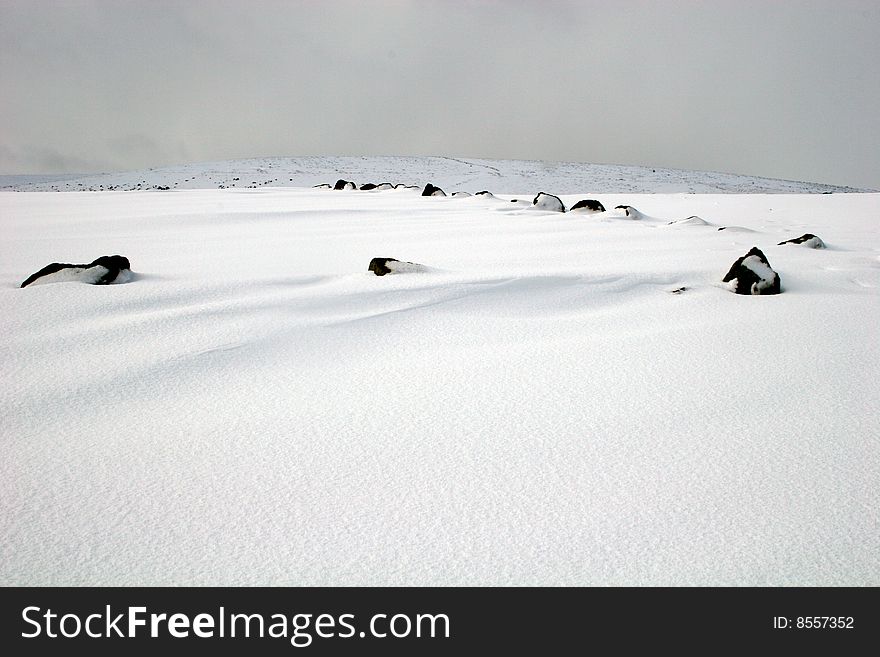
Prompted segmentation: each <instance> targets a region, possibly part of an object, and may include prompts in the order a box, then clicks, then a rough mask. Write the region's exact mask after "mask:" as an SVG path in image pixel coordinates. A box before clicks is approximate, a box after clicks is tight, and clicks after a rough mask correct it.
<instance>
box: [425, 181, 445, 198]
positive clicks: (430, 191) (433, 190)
mask: <svg viewBox="0 0 880 657" xmlns="http://www.w3.org/2000/svg"><path fill="white" fill-rule="evenodd" d="M422 196H446V192H444V191H443V190H442V189H440V188H439V187H437V186H436V185H432V184H431V183H428V184H427V185H425V189H423V190H422Z"/></svg>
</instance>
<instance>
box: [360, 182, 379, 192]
mask: <svg viewBox="0 0 880 657" xmlns="http://www.w3.org/2000/svg"><path fill="white" fill-rule="evenodd" d="M376 187H378V185H374V184H373V183H364V184H363V185H361V191H364V192H368V191H370V190H371V189H376Z"/></svg>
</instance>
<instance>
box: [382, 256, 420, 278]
mask: <svg viewBox="0 0 880 657" xmlns="http://www.w3.org/2000/svg"><path fill="white" fill-rule="evenodd" d="M367 269H369V271H371V272H373V273H374V274H376V276H385V274H406V273H416V272H426V271H428V268H427V267H425V266H424V265H420V264H418V263H415V262H404V261H402V260H397V259H395V258H373V259H372V260H370V266H369V267H368V268H367Z"/></svg>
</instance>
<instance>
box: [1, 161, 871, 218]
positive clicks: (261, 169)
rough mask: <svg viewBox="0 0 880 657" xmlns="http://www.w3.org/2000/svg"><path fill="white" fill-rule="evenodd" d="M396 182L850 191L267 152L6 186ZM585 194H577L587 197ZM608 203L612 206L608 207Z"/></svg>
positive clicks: (585, 168) (447, 186) (561, 165)
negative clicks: (343, 181)
mask: <svg viewBox="0 0 880 657" xmlns="http://www.w3.org/2000/svg"><path fill="white" fill-rule="evenodd" d="M339 179H343V180H346V181H352V182H354V183H356V184H357V185H358V186H359V185H362V184H364V183H369V182H372V183H378V182H391V183H394V184H404V185H410V186H416V187H418V188H419V189H423V188H424V186H425V183H426V182H432V183H434V184H435V185H437V186H438V187H440V188H442V189H443V190H444V191H447V192H450V193H452V192H457V191H467V192H471V193H473V192H475V191H482V190H488V191H490V192H492V193H494V194H527V195H528V200H529V202H530V203H531V201H532V199H533V198H534V196H535V194H537V193H538V192H539V191H541V190H544V191H546V192H548V193H551V194H556V195H559V194H579V193H582V194H586V193H593V192H596V193H598V192H621V193H630V194H638V193H658V192H663V193H667V194H673V193H691V194H693V193H696V194H718V193H722V194H724V193H736V194H764V193H772V194H777V193H794V194H804V193H823V192H827V193H846V192H858V191H877V190H859V189H854V188H851V187H841V186H838V185H825V184H821V183H809V182H796V181H791V180H775V179H771V178H759V177H755V176H741V175H736V174H730V173H718V172H711V171H704V172H693V171H683V170H679V169H658V168H648V167H638V166H624V165H617V164H585V163H583V162H536V161H529V160H486V159H479V158H452V157H399V156H398V157H395V156H387V157H350V156H349V157H346V156H301V157H263V158H251V159H247V160H231V161H223V162H203V163H197V164H185V165H180V166H170V167H159V168H154V169H147V170H142V171H128V172H123V173H112V174H97V175H80V176H76V175H74V174H67V175H59V176H45V177H44V180H40V178H39V177H36V176H0V188H3V187H6V188H8V189H10V190H20V191H87V190H91V191H119V190H146V189H150V190H155V189H156V188H158V187H169V188H171V189H218V188H221V187H222V188H228V189H265V188H267V187H313V186H315V185H320V184H330V185H333V184H334V183H335V182H336V181H337V180H339ZM580 198H582V197H579V198H578V199H576V201H577V200H580ZM606 207H607V206H606Z"/></svg>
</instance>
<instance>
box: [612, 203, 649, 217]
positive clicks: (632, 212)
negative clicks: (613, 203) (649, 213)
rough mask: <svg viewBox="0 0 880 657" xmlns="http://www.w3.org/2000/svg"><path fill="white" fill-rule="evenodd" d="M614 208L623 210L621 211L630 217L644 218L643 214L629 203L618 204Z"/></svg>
mask: <svg viewBox="0 0 880 657" xmlns="http://www.w3.org/2000/svg"><path fill="white" fill-rule="evenodd" d="M614 209H615V210H623V213H624V214H625V215H626V216H627V217H629V218H630V219H644V218H645V215H643V214H642V213H641V212H639V211H638V210H636V209H635V208H634V207H633V206H631V205H618V206H617V207H615V208H614Z"/></svg>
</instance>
